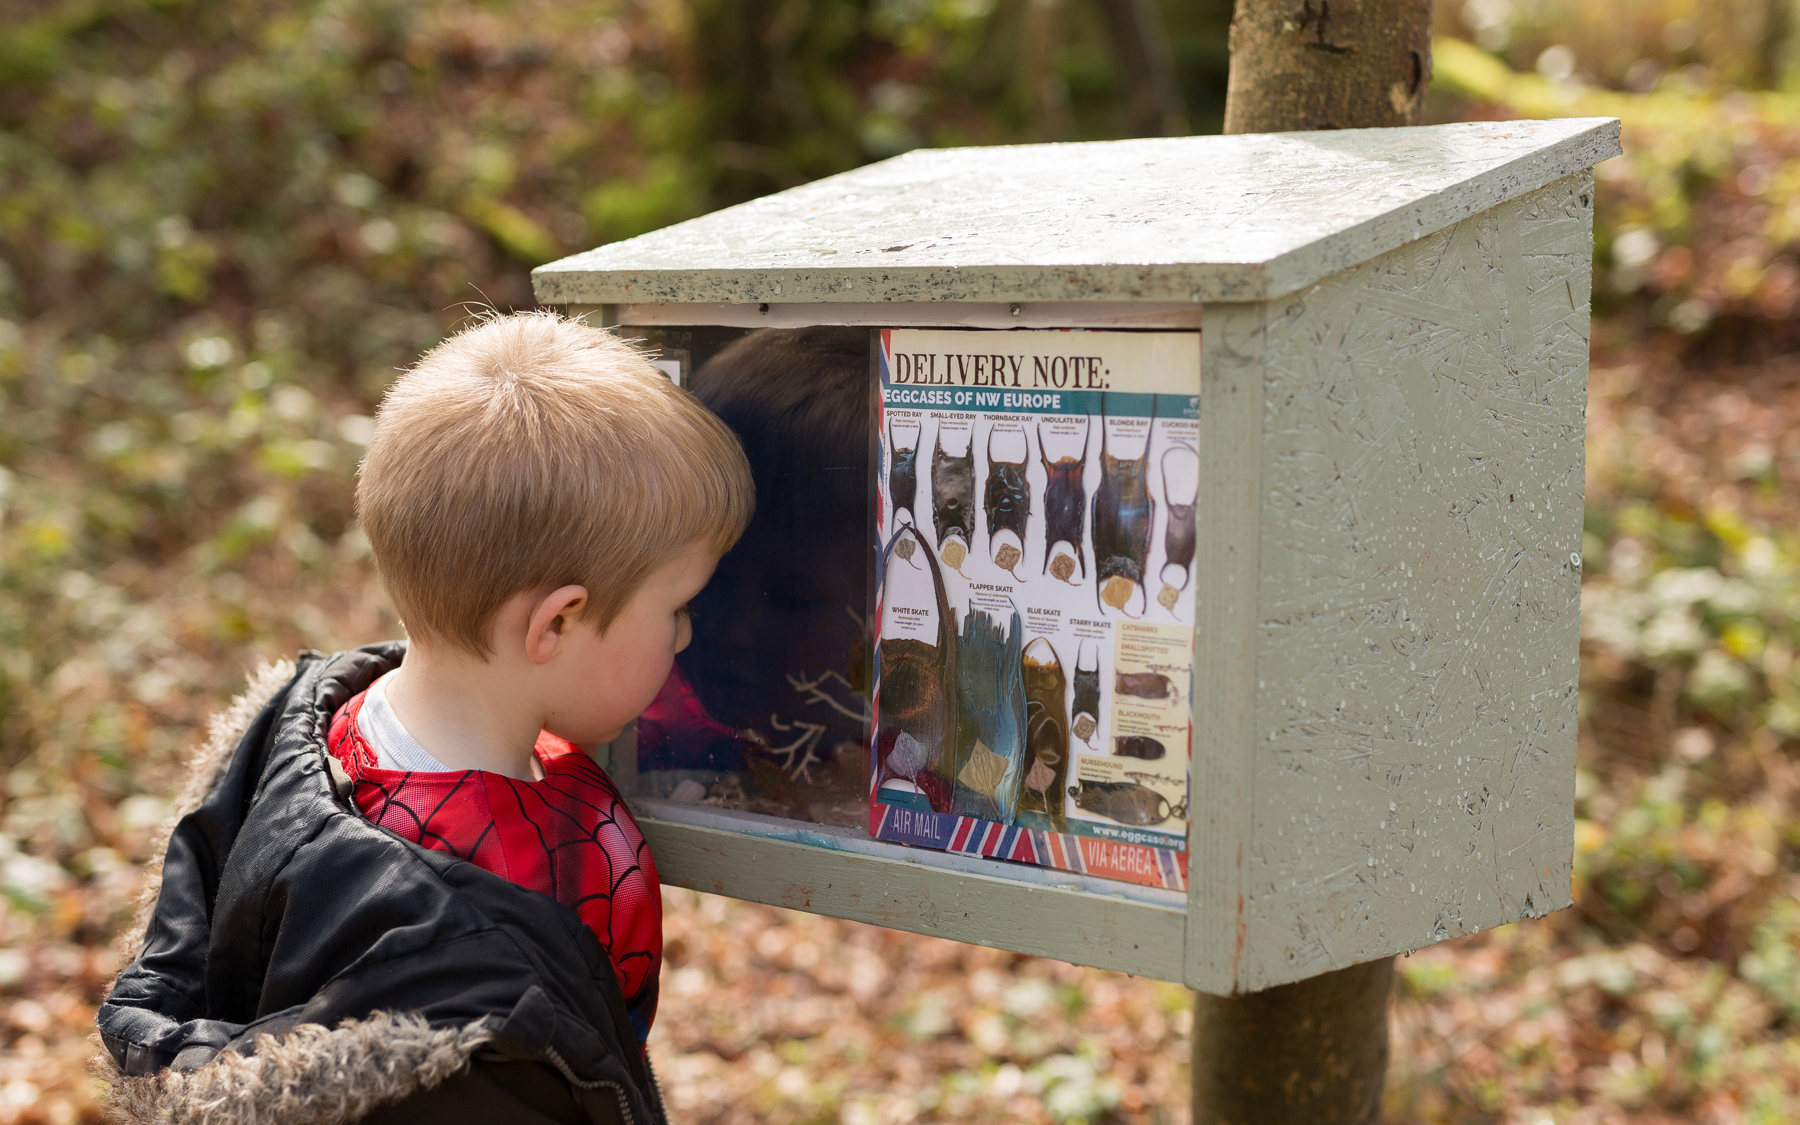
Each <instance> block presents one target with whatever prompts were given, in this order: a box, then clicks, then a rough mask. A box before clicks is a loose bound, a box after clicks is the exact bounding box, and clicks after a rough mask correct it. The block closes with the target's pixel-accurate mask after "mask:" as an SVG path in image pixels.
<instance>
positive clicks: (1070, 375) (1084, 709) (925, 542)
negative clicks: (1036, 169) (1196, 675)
mask: <svg viewBox="0 0 1800 1125" xmlns="http://www.w3.org/2000/svg"><path fill="white" fill-rule="evenodd" d="M879 337H880V347H879V354H878V357H877V359H878V364H879V379H880V385H881V402H880V407H879V410H880V424H879V425H877V426H874V427H872V428H871V433H872V434H873V435H874V440H875V442H876V443H877V449H876V459H877V463H878V465H879V471H877V472H874V473H872V474H871V477H870V479H871V482H872V485H873V488H872V493H873V495H872V502H873V505H874V511H873V512H872V518H871V519H870V521H869V522H870V525H871V526H872V527H874V528H875V529H877V541H876V542H875V543H874V544H873V545H872V548H873V551H874V554H875V558H876V568H875V577H874V582H873V584H872V585H873V588H872V591H871V592H872V594H873V601H874V605H873V608H872V612H871V621H872V622H873V630H872V631H873V633H874V650H875V656H874V659H873V661H872V665H873V667H874V670H875V689H874V707H873V711H874V729H873V738H872V745H871V747H870V755H869V771H868V784H869V831H870V833H871V835H873V836H876V837H877V838H879V839H884V840H892V841H896V842H901V843H908V844H914V845H922V846H926V847H932V848H937V849H941V850H944V851H950V852H960V853H964V854H968V855H980V856H986V857H992V858H999V859H1009V860H1014V861H1018V862H1023V863H1029V864H1035V865H1038V866H1042V867H1049V868H1057V869H1061V870H1065V871H1071V872H1079V873H1082V874H1087V875H1099V876H1103V877H1106V878H1110V879H1119V880H1124V881H1127V882H1132V883H1138V884H1144V885H1148V886H1153V887H1163V888H1167V889H1171V890H1180V889H1182V888H1184V887H1185V885H1186V878H1187V857H1186V849H1187V809H1188V786H1189V748H1190V743H1191V738H1192V731H1191V726H1192V722H1191V717H1190V713H1189V700H1190V698H1191V695H1192V676H1193V658H1194V649H1193V645H1194V598H1193V586H1192V583H1191V582H1190V581H1189V580H1188V572H1189V570H1190V569H1191V567H1192V564H1193V557H1194V507H1195V499H1196V492H1197V487H1198V460H1197V457H1196V454H1195V451H1196V450H1197V448H1198V443H1199V421H1198V417H1199V391H1200V385H1199V384H1200V338H1199V334H1198V333H1194V332H1111V331H1070V330H1037V331H1029V330H1028V331H1011V332H1006V331H948V330H914V329H891V330H883V331H881V332H880V333H879ZM926 450H929V451H930V457H929V469H928V470H927V472H924V473H922V472H921V471H920V466H921V464H922V463H923V462H924V461H925V458H923V457H922V456H921V454H922V453H924V451H926ZM921 477H923V478H924V479H921Z"/></svg>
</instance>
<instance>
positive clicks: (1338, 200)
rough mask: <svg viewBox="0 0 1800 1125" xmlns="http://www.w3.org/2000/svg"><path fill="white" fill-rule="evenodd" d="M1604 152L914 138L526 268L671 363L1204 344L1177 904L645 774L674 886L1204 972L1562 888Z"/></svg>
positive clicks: (1482, 135)
mask: <svg viewBox="0 0 1800 1125" xmlns="http://www.w3.org/2000/svg"><path fill="white" fill-rule="evenodd" d="M1619 151H1620V149H1619V142H1618V123H1617V122H1616V121H1614V120H1611V119H1580V120H1560V121H1540V122H1480V123H1472V124H1457V125H1441V126H1429V127H1422V128H1406V129H1379V130H1349V131H1343V132H1329V133H1304V134H1270V135H1256V136H1233V137H1191V138H1182V139H1171V140H1132V141H1116V142H1104V143H1089V144H1056V145H1032V146H1022V147H1008V148H983V149H959V150H935V151H930V150H920V151H915V152H912V153H908V154H906V155H904V156H900V157H896V158H894V159H891V160H888V161H884V162H882V163H880V164H875V165H872V166H869V167H866V168H862V169H859V170H857V171H854V172H849V173H846V174H844V175H840V176H835V177H832V178H830V179H827V180H823V181H819V182H817V183H813V184H809V185H806V186H804V187H800V188H795V189H793V190H790V191H786V192H782V193H780V194H778V195H774V196H770V197H767V198H764V199H759V200H756V201H754V202H751V203H746V204H743V205H741V206H738V207H733V208H730V209H727V210H724V211H721V212H718V213H716V214H713V215H709V216H706V217H704V218H700V219H696V220H693V221H691V222H687V223H682V224H680V225H677V226H674V227H670V228H668V229H666V230H662V231H658V232H655V233H652V234H648V235H645V236H643V237H640V238H635V239H631V240H629V241H625V242H619V243H614V244H612V245H608V246H605V247H602V248H600V249H597V250H593V251H589V252H587V253H584V254H578V255H575V256H573V257H570V258H566V259H564V260H562V261H559V262H555V263H552V264H550V265H546V266H543V267H541V268H540V269H538V270H537V271H536V272H535V274H534V275H533V276H534V282H535V286H536V292H537V296H538V299H539V300H540V301H541V302H543V303H544V304H547V305H554V306H560V307H561V308H563V309H565V310H566V311H568V312H570V313H571V314H588V315H590V316H592V317H593V318H594V319H595V320H596V322H599V323H606V324H616V325H620V326H622V331H623V332H624V334H626V335H651V336H655V335H656V334H657V333H660V334H661V335H660V337H659V338H660V339H661V340H662V342H663V343H664V345H665V357H667V356H669V355H671V354H676V353H678V352H679V351H680V349H679V348H676V347H673V346H671V342H674V343H680V342H681V341H684V340H695V341H704V340H706V339H708V338H711V337H709V333H710V334H715V335H716V334H717V333H718V332H720V331H722V330H739V331H741V330H743V329H756V328H763V327H787V328H795V327H803V326H811V325H853V326H865V327H868V328H871V329H897V328H953V329H968V330H1017V329H1046V328H1057V329H1066V328H1085V329H1104V330H1130V331H1139V332H1185V333H1189V334H1193V333H1195V332H1199V334H1200V337H1201V344H1200V356H1201V359H1200V370H1199V372H1196V373H1195V375H1194V378H1195V380H1196V382H1197V387H1198V395H1199V442H1198V455H1199V463H1200V472H1199V478H1200V483H1199V492H1198V510H1197V536H1196V539H1197V544H1196V548H1197V549H1196V555H1195V557H1194V561H1193V566H1192V574H1193V583H1194V585H1193V589H1194V590H1195V596H1196V603H1195V604H1196V610H1195V629H1194V664H1193V689H1192V696H1191V704H1192V731H1193V739H1192V749H1191V755H1192V758H1191V779H1190V794H1191V804H1190V806H1189V808H1188V819H1189V828H1188V838H1187V840H1188V842H1187V888H1188V889H1187V892H1186V894H1185V895H1183V894H1180V893H1178V892H1172V891H1168V890H1162V889H1157V888H1151V887H1138V886H1132V885H1129V884H1124V883H1119V882H1114V881H1110V880H1106V879H1100V878H1094V877H1090V876H1083V875H1077V874H1071V873H1070V872H1066V871H1057V870H1051V869H1046V868H1034V867H1027V866H1022V865H1019V864H1015V863H1006V862H1002V861H999V860H993V859H985V858H981V857H978V856H963V855H955V854H947V853H942V852H932V851H927V850H923V849H918V848H911V847H908V846H906V845H902V844H896V843H890V842H886V841H883V840H876V839H871V838H870V837H869V835H868V833H866V832H863V831H858V830H856V829H852V828H842V827H835V828H834V827H829V826H826V825H822V824H809V823H801V822H796V821H790V820H782V819H779V818H773V817H765V816H757V815H754V814H750V813H743V812H733V811H731V810H728V809H714V808H710V807H706V806H699V805H691V804H680V803H677V802H672V801H669V800H662V799H654V798H646V799H641V800H638V801H636V802H635V805H636V807H637V809H638V814H639V817H640V819H641V821H642V823H643V827H644V830H645V833H646V835H647V836H648V837H649V839H650V841H651V844H652V848H653V850H654V853H655V855H656V857H657V862H658V866H659V868H660V870H661V873H662V877H663V879H664V881H665V882H668V883H671V884H674V885H679V886H686V887H693V888H697V889H700V890H706V891H712V892H716V893H720V894H726V895H731V896H734V897H737V898H742V899H748V900H752V901H757V902H764V903H771V904H775V905H780V906H786V907H793V908H796V909H801V910H808V911H813V912H816V913H821V914H827V915H832V916H836V917H843V918H851V919H856V920H860V921H865V922H872V923H876V924H879V925H884V926H892V927H896V928H899V929H905V930H912V931H916V932H919V933H927V934H933V935H937V936H942V937H949V938H954V939H958V940H962V941H969V942H975V943H979V944H984V945H990V946H996V947H1000V948H1004V949H1009V950H1015V951H1018V952H1022V953H1029V954H1035V955H1042V956H1049V957H1056V958H1061V959H1065V960H1068V961H1073V962H1077V963H1081V964H1087V965H1095V966H1100V967H1104V968H1110V969H1118V970H1123V971H1125V972H1130V973H1135V974H1140V975H1145V976H1151V977H1156V978H1161V979H1164V980H1169V981H1177V982H1181V983H1184V984H1186V985H1188V986H1190V987H1193V988H1195V989H1198V990H1201V991H1206V992H1213V993H1221V994H1223V993H1237V992H1244V991H1253V990H1257V989H1262V988H1266V987H1269V986H1272V985H1277V984H1283V983H1287V982H1290V981H1295V980H1300V979H1303V978H1306V977H1310V976H1313V975H1316V974H1319V973H1323V972H1326V971H1329V970H1333V969H1338V968H1342V967H1345V966H1348V965H1352V964H1356V963H1359V962H1363V961H1368V960H1372V959H1375V958H1379V957H1384V956H1388V955H1392V954H1396V953H1401V952H1406V951H1410V950H1413V949H1417V948H1419V947H1421V946H1425V945H1429V944H1431V943H1433V942H1438V941H1442V940H1444V939H1446V938H1451V937H1455V936H1458V935H1461V934H1467V933H1472V932H1475V931H1478V930H1483V929H1487V928H1490V927H1494V926H1499V925H1503V924H1505V923H1508V922H1513V921H1517V920H1519V919H1521V918H1527V917H1535V916H1538V915H1541V914H1544V913H1546V912H1548V911H1551V910H1556V909H1560V908H1562V907H1564V906H1567V905H1569V903H1570V900H1571V891H1570V878H1571V865H1572V850H1573V841H1572V831H1573V805H1574V784H1575V730H1576V677H1577V645H1578V641H1579V632H1580V563H1581V555H1580V552H1581V534H1582V490H1583V438H1584V421H1583V412H1584V408H1585V401H1586V379H1587V369H1588V317H1589V287H1590V279H1591V256H1592V226H1593V203H1594V196H1593V176H1592V167H1593V165H1595V164H1596V163H1598V162H1599V161H1602V160H1605V159H1607V158H1609V157H1612V156H1614V155H1617V154H1618V153H1619ZM631 749H632V748H631V747H630V746H629V745H615V746H614V747H613V748H612V749H611V753H612V759H613V762H614V767H613V768H614V770H615V773H616V774H619V775H620V776H621V777H622V780H624V781H625V782H626V783H627V784H629V778H630V775H631V772H632V769H633V768H634V765H635V762H634V761H633V760H630V759H629V753H628V752H629V751H631Z"/></svg>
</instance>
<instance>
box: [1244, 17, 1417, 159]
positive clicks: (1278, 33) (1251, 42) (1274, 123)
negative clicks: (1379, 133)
mask: <svg viewBox="0 0 1800 1125" xmlns="http://www.w3.org/2000/svg"><path fill="white" fill-rule="evenodd" d="M1430 83H1431V0H1238V3H1237V14H1236V15H1235V16H1234V17H1233V18H1232V21H1231V82H1230V87H1229V90H1228V92H1227V94H1226V99H1225V131H1226V132H1227V133H1276V132H1286V131H1290V130H1297V129H1361V128H1370V127H1381V126H1389V125H1419V124H1422V123H1423V122H1424V119H1425V88H1426V86H1428V85H1430Z"/></svg>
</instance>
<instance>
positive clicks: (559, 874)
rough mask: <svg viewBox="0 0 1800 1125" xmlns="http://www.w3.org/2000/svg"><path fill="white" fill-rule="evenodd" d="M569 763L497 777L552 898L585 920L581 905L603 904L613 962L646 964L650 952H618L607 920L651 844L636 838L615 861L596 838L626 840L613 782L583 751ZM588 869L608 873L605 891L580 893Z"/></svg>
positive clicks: (621, 807) (627, 835)
mask: <svg viewBox="0 0 1800 1125" xmlns="http://www.w3.org/2000/svg"><path fill="white" fill-rule="evenodd" d="M573 757H574V756H573V755H570V756H567V757H565V758H558V759H554V760H553V761H555V762H557V763H561V762H564V761H568V760H569V759H570V758H573ZM572 764H573V766H574V768H573V769H568V768H567V767H563V768H562V769H558V770H556V771H555V772H548V771H547V772H546V774H545V776H544V779H543V780H542V781H539V782H529V783H528V782H523V781H519V780H518V779H516V778H511V777H503V778H501V779H500V780H502V781H503V782H505V784H506V786H507V788H508V789H509V790H510V791H511V792H512V798H513V801H514V803H515V806H516V808H517V810H518V812H519V814H520V815H521V816H522V817H523V818H524V820H525V822H526V823H527V824H529V825H531V827H532V829H533V831H534V832H535V833H536V834H537V844H538V847H539V848H540V849H542V851H543V856H544V860H545V864H546V867H547V868H548V870H549V872H550V885H551V887H552V888H553V893H552V897H553V898H555V899H556V900H557V901H558V902H560V903H562V904H563V905H564V906H567V907H568V908H569V909H571V910H573V911H575V913H576V914H578V915H580V916H581V917H582V918H583V920H584V921H585V920H586V918H587V914H586V912H585V911H584V910H583V907H585V906H587V905H588V904H589V903H592V902H596V901H598V902H605V903H606V904H607V907H608V909H607V933H606V934H604V935H602V936H603V937H604V939H605V945H606V948H607V950H608V951H609V953H610V954H611V955H612V957H613V960H614V962H615V963H617V964H618V965H619V967H620V968H624V967H625V965H627V964H628V963H631V962H633V961H638V960H642V961H645V962H651V961H653V958H652V955H651V953H650V951H649V950H627V951H625V952H623V953H621V952H619V949H618V946H617V944H616V943H615V940H614V939H615V936H616V935H614V934H613V933H612V920H613V918H614V917H615V916H616V915H615V914H614V912H613V910H612V906H613V900H614V898H615V896H617V895H618V893H619V890H620V888H622V887H623V886H624V885H625V883H626V881H627V880H629V879H631V878H633V877H634V876H637V875H639V874H640V873H641V872H642V870H643V857H644V853H645V852H647V851H648V850H649V847H650V845H649V843H648V842H647V841H645V840H643V839H642V838H640V839H639V840H638V842H637V844H636V845H635V846H634V847H633V855H632V859H631V861H630V862H629V863H625V864H623V865H622V866H621V865H620V863H619V862H618V861H617V860H616V859H615V855H614V851H613V850H612V849H609V848H608V846H607V845H606V843H604V842H603V841H602V840H601V834H602V833H606V832H611V833H613V834H614V838H615V839H616V840H617V842H618V844H619V845H621V846H622V845H625V844H626V842H627V841H628V840H629V839H630V836H631V833H630V832H628V831H626V829H625V826H624V825H625V817H626V816H627V815H628V814H627V813H626V810H625V802H624V800H623V799H622V798H621V797H620V796H619V791H618V789H617V788H615V787H614V786H613V784H612V779H611V778H609V777H607V776H606V773H605V772H604V771H603V770H601V769H600V767H599V766H597V765H595V764H594V763H593V762H592V761H591V760H589V759H588V758H587V757H586V756H585V755H582V756H581V757H579V758H578V759H576V760H574V761H573V763H572ZM565 770H566V772H565ZM546 788H548V789H550V790H551V791H552V792H554V793H555V794H556V795H557V797H558V798H559V803H558V804H553V803H552V802H551V801H549V800H546V799H545V795H544V794H543V792H542V791H543V790H544V789H546ZM588 791H598V793H599V794H600V801H598V802H597V801H594V800H590V799H589V798H588V796H587V795H586V794H587V792H588ZM602 802H603V803H602ZM563 803H566V804H563ZM559 804H561V806H562V807H559ZM575 809H582V810H587V813H588V814H589V816H587V817H584V816H582V815H577V814H576V812H575V811H574V810H575ZM590 822H591V827H590V826H589V824H590ZM596 854H597V855H598V861H599V863H601V864H604V867H594V866H592V863H593V859H592V857H594V856H595V855H596ZM593 870H604V871H606V872H607V887H606V890H604V891H594V892H592V893H589V894H582V893H581V888H582V885H583V879H582V876H583V874H584V873H585V872H587V871H593ZM646 905H653V904H646ZM652 983H654V982H653V981H651V980H650V979H649V978H648V976H646V980H645V987H646V988H647V987H648V986H649V985H650V984H652Z"/></svg>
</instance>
